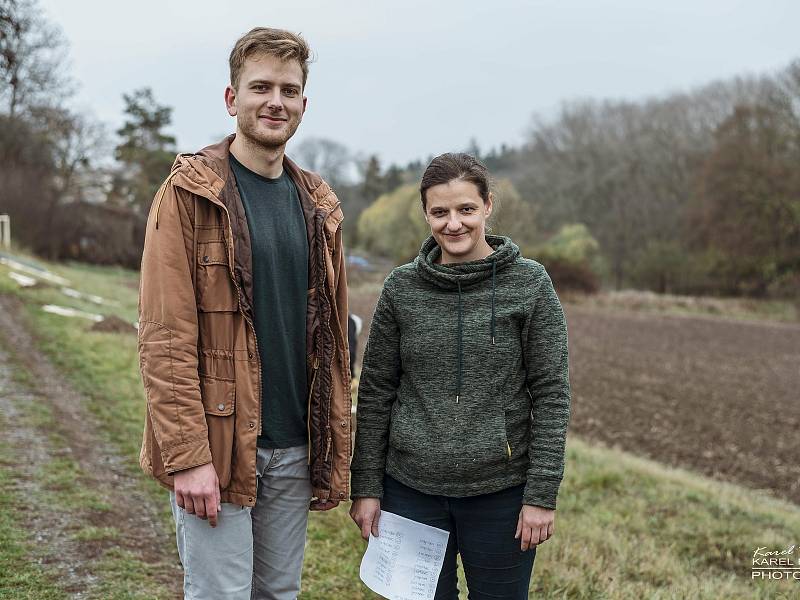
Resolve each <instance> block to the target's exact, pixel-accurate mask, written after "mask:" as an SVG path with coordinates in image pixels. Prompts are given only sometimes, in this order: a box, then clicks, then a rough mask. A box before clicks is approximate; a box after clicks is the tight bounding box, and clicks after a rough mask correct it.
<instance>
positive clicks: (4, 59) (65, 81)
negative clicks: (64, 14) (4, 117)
mask: <svg viewBox="0 0 800 600" xmlns="http://www.w3.org/2000/svg"><path fill="white" fill-rule="evenodd" d="M0 34H1V35H0V80H1V81H2V82H3V85H2V86H0V101H2V103H3V105H4V106H5V110H6V112H7V114H8V115H9V116H11V117H14V116H15V115H16V114H17V113H18V112H19V111H20V110H21V109H30V108H32V107H35V106H57V105H60V104H61V102H62V101H63V100H64V98H65V97H69V96H70V95H72V93H73V91H74V90H73V84H72V81H71V79H70V78H69V77H68V76H65V75H64V73H65V71H66V70H65V69H64V62H65V60H66V58H65V57H66V48H67V42H66V40H65V38H64V36H63V34H62V33H61V30H60V29H59V28H58V27H57V26H56V25H53V24H52V23H50V22H48V21H47V19H46V18H45V16H44V15H43V13H42V10H41V8H40V7H39V5H38V3H37V0H0Z"/></svg>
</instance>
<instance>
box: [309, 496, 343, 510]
mask: <svg viewBox="0 0 800 600" xmlns="http://www.w3.org/2000/svg"><path fill="white" fill-rule="evenodd" d="M337 506H339V501H338V500H320V499H316V500H312V501H311V506H310V507H309V508H310V509H311V510H330V509H332V508H336V507H337Z"/></svg>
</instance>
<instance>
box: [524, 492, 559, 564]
mask: <svg viewBox="0 0 800 600" xmlns="http://www.w3.org/2000/svg"><path fill="white" fill-rule="evenodd" d="M555 519H556V511H554V510H550V509H549V508H542V507H541V506H529V505H527V504H523V505H522V510H521V511H519V520H518V521H517V533H515V534H514V539H518V540H519V541H520V545H519V547H520V549H521V550H522V551H523V552H524V551H525V550H528V549H530V548H531V547H533V546H536V545H538V544H541V543H543V542H545V541H547V540H549V539H550V538H551V537H553V531H554V528H553V527H554V526H553V522H554V521H555Z"/></svg>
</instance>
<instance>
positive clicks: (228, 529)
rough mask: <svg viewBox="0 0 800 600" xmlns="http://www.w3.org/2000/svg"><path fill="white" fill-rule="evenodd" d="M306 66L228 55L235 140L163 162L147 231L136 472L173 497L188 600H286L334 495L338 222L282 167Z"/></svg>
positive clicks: (341, 494) (342, 405)
mask: <svg viewBox="0 0 800 600" xmlns="http://www.w3.org/2000/svg"><path fill="white" fill-rule="evenodd" d="M308 59H309V48H308V45H307V44H306V42H305V40H303V39H302V38H301V37H300V36H298V35H295V34H293V33H290V32H287V31H281V30H276V29H266V28H256V29H253V30H252V31H250V32H249V33H247V34H246V35H245V36H244V37H242V38H241V39H240V40H239V41H237V42H236V45H235V46H234V48H233V51H232V52H231V55H230V78H231V81H230V85H229V86H228V87H227V88H226V90H225V104H226V105H227V108H228V113H229V114H230V115H231V116H234V117H236V134H235V135H232V136H230V137H228V138H227V139H225V140H223V141H222V142H220V143H218V144H216V145H214V146H209V147H208V148H205V149H203V150H201V151H200V152H199V153H197V154H193V155H187V154H182V155H180V156H178V157H177V159H176V160H175V164H174V165H173V167H172V171H171V173H170V175H169V177H168V178H167V180H166V181H165V182H164V184H163V185H162V187H161V189H160V190H159V192H158V194H157V195H156V198H155V200H154V202H153V206H152V208H151V210H150V215H149V217H148V222H147V232H146V235H145V247H144V255H143V257H142V273H141V289H140V297H139V358H140V365H141V371H142V379H143V382H144V387H145V391H146V396H147V417H146V419H145V429H144V442H143V445H142V452H141V459H140V461H141V465H142V468H143V469H144V470H145V471H146V472H147V473H149V474H151V475H152V476H153V477H155V478H156V479H157V480H158V481H159V482H160V483H161V484H162V485H164V486H165V487H167V488H169V489H170V490H171V493H170V499H171V503H172V512H173V516H174V517H175V523H176V530H177V541H178V551H179V554H180V557H181V562H182V563H183V567H184V592H185V595H186V598H192V599H199V598H213V599H215V600H223V599H239V598H241V599H243V600H244V599H249V598H251V594H252V597H253V598H275V599H284V598H286V599H288V598H295V597H296V596H297V594H298V591H299V589H300V573H301V568H302V562H303V549H304V544H305V537H306V525H307V522H308V509H309V503H310V508H311V510H328V509H330V508H334V507H335V506H336V505H337V504H338V503H339V501H340V500H342V499H344V498H347V497H348V494H349V492H348V466H349V458H350V453H351V443H350V370H349V360H348V348H347V336H346V333H347V284H346V279H345V272H344V251H343V249H342V235H341V228H340V224H341V221H342V211H341V209H340V207H339V201H338V200H337V199H336V196H335V195H334V193H333V191H332V190H331V188H330V187H329V186H328V184H326V183H325V182H324V181H322V179H320V177H319V176H317V175H315V174H313V173H309V172H306V171H303V170H302V169H300V168H299V167H297V165H295V164H294V163H293V162H292V161H290V160H289V159H288V158H287V157H286V156H284V149H285V146H286V142H287V141H288V140H289V138H291V137H292V135H293V134H294V132H295V131H296V129H297V126H298V125H299V124H300V121H301V119H302V117H303V113H304V112H305V109H306V102H307V99H306V97H305V96H304V95H303V89H304V87H305V83H306V77H307V74H308ZM251 588H252V590H251Z"/></svg>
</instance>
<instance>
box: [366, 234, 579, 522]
mask: <svg viewBox="0 0 800 600" xmlns="http://www.w3.org/2000/svg"><path fill="white" fill-rule="evenodd" d="M486 241H487V242H488V243H489V245H490V246H492V248H493V249H494V252H493V253H492V254H490V255H489V256H488V257H486V258H484V259H481V260H475V261H471V262H466V263H460V264H448V265H440V264H436V263H435V261H436V260H437V259H438V258H439V257H440V256H441V249H440V248H439V246H438V245H437V244H436V242H435V241H434V239H433V238H432V237H431V238H428V239H427V240H426V241H425V243H424V244H423V245H422V248H421V250H420V253H419V256H418V257H417V258H416V259H415V260H414V262H413V263H409V264H406V265H403V266H401V267H397V268H396V269H394V270H393V271H392V272H391V273H390V274H389V276H388V277H387V278H386V281H385V282H384V286H383V291H382V292H381V296H380V298H379V300H378V304H377V306H376V307H375V314H374V316H373V318H372V326H371V328H370V334H369V341H368V342H367V347H366V350H365V353H364V364H363V369H362V372H361V381H360V383H359V390H358V415H357V432H356V446H355V452H354V456H353V462H352V465H351V472H352V497H353V498H359V497H377V498H381V497H382V496H383V478H384V474H389V475H390V476H392V477H393V478H395V479H397V480H398V481H400V482H401V483H404V484H405V485H408V486H409V487H412V488H414V489H416V490H418V491H420V492H423V493H426V494H437V495H444V496H474V495H478V494H487V493H491V492H495V491H499V490H502V489H505V488H508V487H511V486H514V485H519V484H521V483H525V493H524V500H523V501H524V503H525V504H531V505H534V506H542V507H545V508H555V506H556V496H557V495H558V488H559V485H560V483H561V479H562V476H563V473H564V444H565V439H566V431H567V423H568V421H569V413H570V389H569V373H568V366H567V327H566V321H565V319H564V312H563V310H562V308H561V303H560V302H559V300H558V297H557V296H556V293H555V290H554V289H553V284H552V283H551V281H550V277H549V276H548V275H547V273H546V272H545V270H544V267H542V265H540V264H539V263H537V262H535V261H533V260H528V259H525V258H522V257H520V255H519V248H518V247H517V246H516V245H515V244H514V243H513V242H512V241H511V240H510V239H509V238H506V237H501V236H486Z"/></svg>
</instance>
